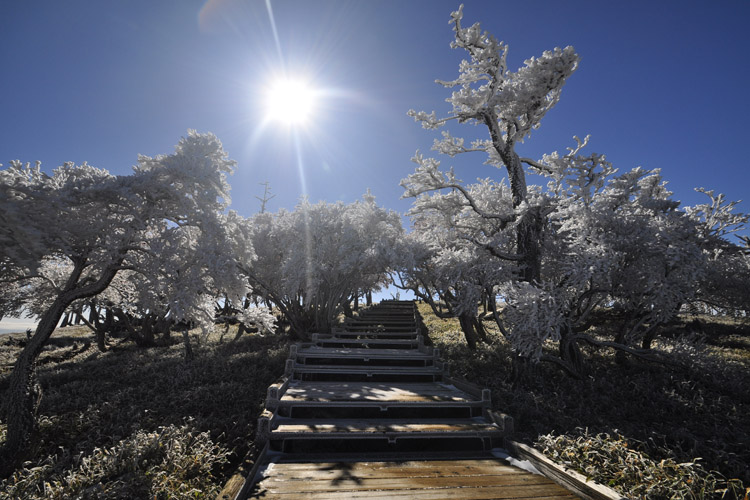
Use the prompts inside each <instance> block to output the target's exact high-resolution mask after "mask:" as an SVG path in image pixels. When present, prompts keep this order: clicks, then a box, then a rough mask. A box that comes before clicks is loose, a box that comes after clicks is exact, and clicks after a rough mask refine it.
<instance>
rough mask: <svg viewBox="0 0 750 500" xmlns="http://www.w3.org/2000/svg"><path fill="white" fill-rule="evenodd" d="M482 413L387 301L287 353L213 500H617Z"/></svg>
mask: <svg viewBox="0 0 750 500" xmlns="http://www.w3.org/2000/svg"><path fill="white" fill-rule="evenodd" d="M490 403H491V401H490V392H489V390H482V389H480V388H478V387H476V386H474V385H472V384H469V383H467V382H465V381H462V380H459V379H455V378H453V377H450V375H449V373H448V370H447V366H446V365H444V364H443V363H442V361H441V360H440V358H439V351H438V350H437V349H434V348H433V347H430V346H426V345H425V343H424V339H423V338H422V336H421V335H420V333H419V330H418V312H417V310H416V306H415V304H414V303H413V302H411V301H408V302H407V301H383V302H381V304H379V305H376V306H374V307H372V308H370V309H367V310H365V311H362V312H361V313H360V315H359V316H358V317H357V318H355V319H350V320H347V321H346V322H345V324H344V325H343V326H342V327H341V328H339V329H338V330H335V331H334V332H333V333H332V334H329V335H318V334H314V335H313V341H312V342H310V343H302V344H297V345H294V346H292V347H291V349H290V355H289V359H288V360H287V363H286V370H285V373H284V375H283V376H282V377H281V378H280V379H279V380H278V381H277V382H275V383H274V384H272V385H271V386H270V387H269V388H268V394H267V398H266V409H265V410H264V412H263V413H262V415H261V416H260V418H259V420H258V432H257V436H256V443H257V444H258V445H259V446H261V447H262V451H261V454H260V456H259V457H257V458H256V459H255V462H254V464H253V467H252V468H251V469H250V470H248V468H247V467H245V468H244V469H241V470H240V471H238V473H237V474H235V476H233V477H232V478H231V479H230V480H229V482H228V483H227V484H226V486H225V488H224V489H223V490H222V492H221V494H220V495H219V497H218V498H219V499H221V500H244V499H246V498H264V499H269V500H270V499H298V498H300V499H301V498H309V499H317V500H324V499H325V500H327V499H331V500H336V499H339V498H340V499H347V500H348V499H350V498H351V499H357V498H368V499H386V498H395V499H398V498H403V499H410V498H415V499H427V498H429V499H442V498H445V499H448V498H451V499H502V498H514V499H524V498H528V499H531V498H534V499H547V500H559V499H574V498H584V499H590V500H615V499H617V500H624V497H621V496H620V495H618V494H617V493H615V492H614V491H613V490H611V489H610V488H606V487H604V486H602V485H598V484H596V483H593V482H591V481H587V480H586V478H585V477H583V476H582V475H580V474H577V473H575V472H574V471H568V470H566V469H564V468H563V467H561V466H559V465H557V464H555V463H553V462H552V461H551V460H549V459H547V458H546V457H544V456H543V455H542V454H541V453H540V452H538V451H537V450H534V449H533V448H531V447H528V446H526V445H524V444H522V443H517V442H515V441H512V440H511V439H510V436H511V434H512V432H513V420H512V418H510V417H509V416H507V415H503V414H499V413H497V412H492V411H491V406H490ZM499 449H500V451H501V452H503V453H504V451H505V450H508V451H509V454H510V455H512V456H515V457H518V458H520V459H521V460H525V461H527V462H526V463H530V464H531V465H533V467H531V468H530V470H534V471H535V472H537V473H533V472H530V471H529V470H524V469H521V468H518V467H514V466H511V465H510V464H509V462H508V461H506V460H504V459H503V458H498V457H497V456H496V455H497V451H498V450H499ZM500 456H505V455H504V454H503V455H500ZM514 463H515V462H514ZM539 472H540V473H541V474H542V475H540V474H539Z"/></svg>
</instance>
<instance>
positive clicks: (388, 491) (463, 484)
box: [250, 459, 578, 500]
mask: <svg viewBox="0 0 750 500" xmlns="http://www.w3.org/2000/svg"><path fill="white" fill-rule="evenodd" d="M262 474H263V476H264V477H263V479H262V480H261V481H259V482H258V483H257V484H256V487H255V490H254V491H253V492H252V494H251V496H250V498H263V499H267V500H271V499H290V500H291V499H320V500H323V499H325V500H337V499H356V498H367V499H383V500H385V499H412V498H414V499H465V500H478V499H487V500H489V499H536V500H553V499H554V500H557V499H575V498H578V497H577V496H575V495H574V494H572V493H570V492H569V491H567V490H566V489H564V488H562V487H561V486H558V485H557V484H555V483H554V482H552V481H551V480H550V479H547V478H545V477H543V476H540V475H537V474H532V473H531V472H527V471H525V470H522V469H518V468H516V467H511V466H509V465H506V464H505V462H504V461H502V460H499V459H483V460H424V461H407V462H397V461H396V462H357V461H346V462H317V463H316V462H306V463H294V462H292V463H284V462H281V463H271V464H269V465H268V466H267V467H266V468H265V470H263V471H262Z"/></svg>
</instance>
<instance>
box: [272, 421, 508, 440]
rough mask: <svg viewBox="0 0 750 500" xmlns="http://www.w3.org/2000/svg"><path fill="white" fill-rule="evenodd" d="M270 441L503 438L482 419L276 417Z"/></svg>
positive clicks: (496, 428) (495, 428)
mask: <svg viewBox="0 0 750 500" xmlns="http://www.w3.org/2000/svg"><path fill="white" fill-rule="evenodd" d="M271 429H272V430H271V438H272V439H281V438H287V437H304V438H311V439H313V438H314V439H323V438H335V439H349V438H351V439H361V438H382V437H388V438H398V437H416V436H418V437H432V436H435V437H446V433H450V434H451V436H455V437H457V438H465V437H476V436H480V435H481V436H494V437H502V434H503V433H502V430H501V429H500V428H499V427H498V426H497V425H495V424H492V423H489V422H487V420H485V419H484V418H482V417H474V418H454V419H435V420H425V421H422V422H413V421H411V420H405V419H377V420H354V419H330V420H327V419H326V420H322V419H298V418H286V417H276V418H274V419H273V421H272V422H271Z"/></svg>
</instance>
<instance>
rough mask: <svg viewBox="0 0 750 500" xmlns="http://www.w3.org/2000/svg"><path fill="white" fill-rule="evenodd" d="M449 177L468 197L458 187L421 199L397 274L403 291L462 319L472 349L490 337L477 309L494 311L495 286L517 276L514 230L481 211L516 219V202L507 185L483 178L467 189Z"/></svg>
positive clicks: (427, 163)
mask: <svg viewBox="0 0 750 500" xmlns="http://www.w3.org/2000/svg"><path fill="white" fill-rule="evenodd" d="M414 161H415V162H417V163H418V164H420V167H419V168H418V170H419V169H421V170H422V173H424V174H426V175H429V174H428V173H427V170H429V169H432V168H434V169H436V168H437V165H438V164H437V162H436V161H435V160H425V159H424V158H422V157H419V156H418V157H416V158H415V160H414ZM433 172H434V173H436V174H437V175H440V174H439V172H438V171H437V170H434V171H433ZM448 175H449V176H451V180H450V182H452V183H454V184H456V185H457V186H459V187H460V189H462V190H464V191H465V193H461V192H459V191H458V188H457V189H456V190H453V191H450V192H447V193H440V192H434V193H422V194H418V195H417V198H416V200H415V202H414V205H413V207H412V208H411V210H410V211H409V213H408V214H409V216H410V217H411V220H412V225H413V231H412V232H410V233H409V234H408V235H407V237H406V238H405V239H404V241H403V242H402V243H401V250H400V252H399V254H400V256H401V259H402V260H401V262H402V265H401V266H400V268H399V273H398V274H399V277H400V280H401V283H400V286H401V287H402V288H408V289H410V290H412V291H413V292H414V294H415V295H416V296H417V297H420V298H421V299H422V300H424V301H425V302H426V303H428V304H429V305H430V306H431V308H432V310H433V312H434V313H435V314H436V315H437V316H439V317H441V318H448V317H456V318H458V319H459V322H460V324H461V329H462V331H463V332H464V336H465V338H466V341H467V344H468V345H469V347H471V348H474V347H475V346H476V343H477V341H479V340H483V339H485V337H486V334H485V331H484V327H483V325H482V322H481V320H480V319H479V317H478V305H479V304H480V303H483V302H489V303H490V309H494V306H495V293H494V291H493V290H494V287H495V285H496V284H497V283H499V282H503V281H507V280H509V279H510V278H511V276H513V275H514V274H517V272H518V266H517V265H515V264H514V263H513V261H512V257H511V254H512V253H513V251H514V245H513V237H512V235H511V234H510V233H511V231H510V230H509V229H508V228H507V227H506V224H505V223H504V222H502V221H498V220H496V219H495V218H492V217H487V218H485V217H482V216H480V215H479V214H478V213H477V212H478V211H479V212H481V213H485V214H488V213H506V214H507V213H511V214H512V212H513V208H512V201H511V197H510V191H509V189H508V187H507V185H505V183H503V182H501V183H499V184H498V183H495V182H492V181H490V180H488V179H484V180H480V181H479V182H478V183H477V184H473V185H469V186H465V187H464V186H463V185H462V184H461V183H460V181H458V180H457V179H455V178H454V177H452V173H450V174H448ZM467 196H468V198H467ZM469 199H470V200H471V201H472V203H473V204H474V206H471V205H470V204H469V202H468V201H467V200H469ZM498 256H499V257H501V259H500V260H498V259H497V257H498ZM486 299H490V300H486Z"/></svg>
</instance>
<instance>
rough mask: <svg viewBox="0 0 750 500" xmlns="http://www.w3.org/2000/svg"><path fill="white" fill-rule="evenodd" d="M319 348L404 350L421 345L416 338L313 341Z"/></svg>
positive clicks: (420, 341) (419, 339)
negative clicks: (385, 348) (384, 348)
mask: <svg viewBox="0 0 750 500" xmlns="http://www.w3.org/2000/svg"><path fill="white" fill-rule="evenodd" d="M315 342H316V343H317V344H318V345H319V346H321V347H351V348H354V349H363V348H369V347H373V348H377V347H385V346H389V347H392V348H394V349H399V348H401V349H404V348H416V347H417V346H419V345H420V344H422V343H423V342H422V338H421V337H417V338H415V339H379V338H376V339H367V338H364V339H363V338H360V339H338V338H331V339H318V340H316V341H315Z"/></svg>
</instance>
